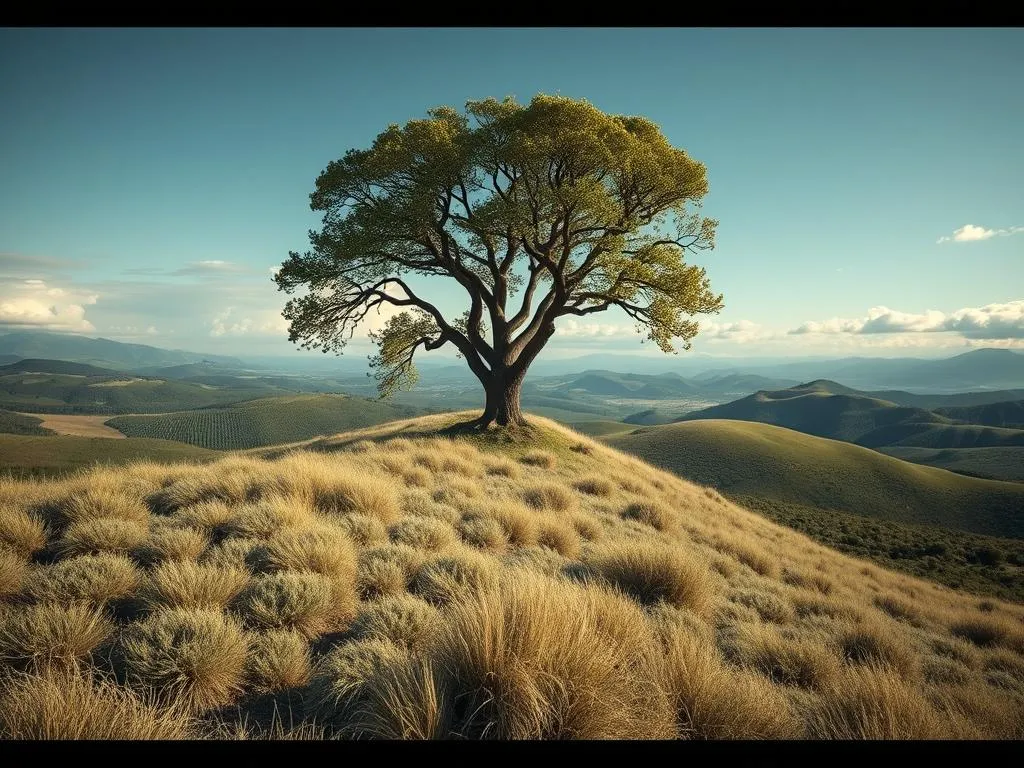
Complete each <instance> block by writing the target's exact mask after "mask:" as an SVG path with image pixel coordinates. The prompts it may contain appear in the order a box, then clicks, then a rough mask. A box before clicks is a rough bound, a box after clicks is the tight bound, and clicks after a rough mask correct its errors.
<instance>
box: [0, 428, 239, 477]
mask: <svg viewBox="0 0 1024 768" xmlns="http://www.w3.org/2000/svg"><path fill="white" fill-rule="evenodd" d="M222 455H223V454H221V453H219V452H217V451H211V450H207V449H205V448H198V447H196V446H194V445H186V444H184V443H177V442H172V441H170V440H149V439H144V438H138V439H135V438H132V439H128V440H110V439H107V438H103V437H73V436H69V435H47V436H43V437H41V436H36V435H0V476H13V477H33V476H42V477H50V476H57V475H63V474H67V473H68V472H73V471H76V470H79V469H83V468H85V467H90V466H93V465H96V464H115V465H120V464H131V463H133V462H136V461H156V462H160V463H171V462H178V461H208V460H210V459H214V458H217V457H219V456H222Z"/></svg>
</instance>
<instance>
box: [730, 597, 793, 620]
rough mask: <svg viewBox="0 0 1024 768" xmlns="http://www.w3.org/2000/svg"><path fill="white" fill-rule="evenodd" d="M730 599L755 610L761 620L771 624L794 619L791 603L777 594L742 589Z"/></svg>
mask: <svg viewBox="0 0 1024 768" xmlns="http://www.w3.org/2000/svg"><path fill="white" fill-rule="evenodd" d="M730 600H732V601H733V602H736V603H739V604H740V605H745V606H747V607H748V608H752V609H754V610H755V611H757V615H758V616H760V617H761V619H762V620H764V621H767V622H770V623H772V624H788V623H790V622H791V621H793V619H794V611H793V606H792V604H791V603H789V602H788V601H786V600H785V599H784V598H782V597H780V596H779V595H776V594H773V593H771V592H768V591H765V590H760V589H742V590H739V591H738V592H736V593H734V594H733V595H732V596H731V597H730Z"/></svg>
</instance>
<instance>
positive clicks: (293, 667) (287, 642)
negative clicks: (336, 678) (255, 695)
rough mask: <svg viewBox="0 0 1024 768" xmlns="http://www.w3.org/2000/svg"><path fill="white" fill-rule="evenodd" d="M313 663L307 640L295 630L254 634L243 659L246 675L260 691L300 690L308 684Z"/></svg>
mask: <svg viewBox="0 0 1024 768" xmlns="http://www.w3.org/2000/svg"><path fill="white" fill-rule="evenodd" d="M312 675H313V662H312V658H311V656H310V652H309V643H308V642H307V640H306V638H305V637H303V636H302V635H301V634H299V633H298V632H294V631H292V630H287V629H278V630H269V631H267V632H263V633H261V634H259V635H256V636H255V637H254V638H253V640H252V651H251V653H250V654H249V657H248V659H247V661H246V677H247V678H248V680H249V682H250V683H251V685H252V687H253V688H254V689H255V690H257V691H259V692H263V693H277V692H279V691H288V690H294V689H300V688H303V687H304V686H306V685H308V684H309V681H310V679H312Z"/></svg>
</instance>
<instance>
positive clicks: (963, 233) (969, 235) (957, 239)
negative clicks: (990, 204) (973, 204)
mask: <svg viewBox="0 0 1024 768" xmlns="http://www.w3.org/2000/svg"><path fill="white" fill-rule="evenodd" d="M1018 232H1024V227H1007V228H1005V229H985V227H979V226H977V225H976V224H964V226H962V227H960V229H957V230H954V231H953V234H952V235H943V236H942V237H940V238H939V239H938V240H937V241H936V242H938V243H949V242H953V243H972V242H975V241H977V240H988V239H989V238H991V237H996V236H1000V237H1006V236H1007V235H1016V234H1017V233H1018Z"/></svg>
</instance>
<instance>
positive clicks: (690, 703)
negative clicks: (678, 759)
mask: <svg viewBox="0 0 1024 768" xmlns="http://www.w3.org/2000/svg"><path fill="white" fill-rule="evenodd" d="M662 674H663V682H662V684H663V686H664V687H665V689H666V690H667V691H668V694H669V700H670V701H671V702H672V705H673V709H674V710H675V714H676V724H677V728H678V732H679V736H680V737H681V738H684V739H701V740H720V739H793V738H797V737H799V736H800V735H801V730H802V729H801V727H800V722H799V720H798V719H797V717H796V715H795V714H794V712H793V710H792V707H791V705H790V704H789V701H788V700H787V698H786V697H785V696H784V695H783V694H782V692H781V691H780V690H779V688H778V687H777V686H774V685H772V684H771V683H770V682H769V681H768V680H766V679H765V678H764V677H762V676H760V675H757V674H751V673H746V674H744V673H743V672H740V671H734V670H730V669H729V668H728V667H726V666H725V665H724V664H723V662H722V660H721V658H720V657H719V656H718V654H717V652H716V650H715V647H714V645H713V644H710V643H708V642H707V641H706V640H704V639H702V638H700V637H699V636H696V635H692V634H689V633H686V632H675V633H673V634H671V635H670V636H669V637H668V638H666V647H665V656H664V661H663V666H662Z"/></svg>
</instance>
